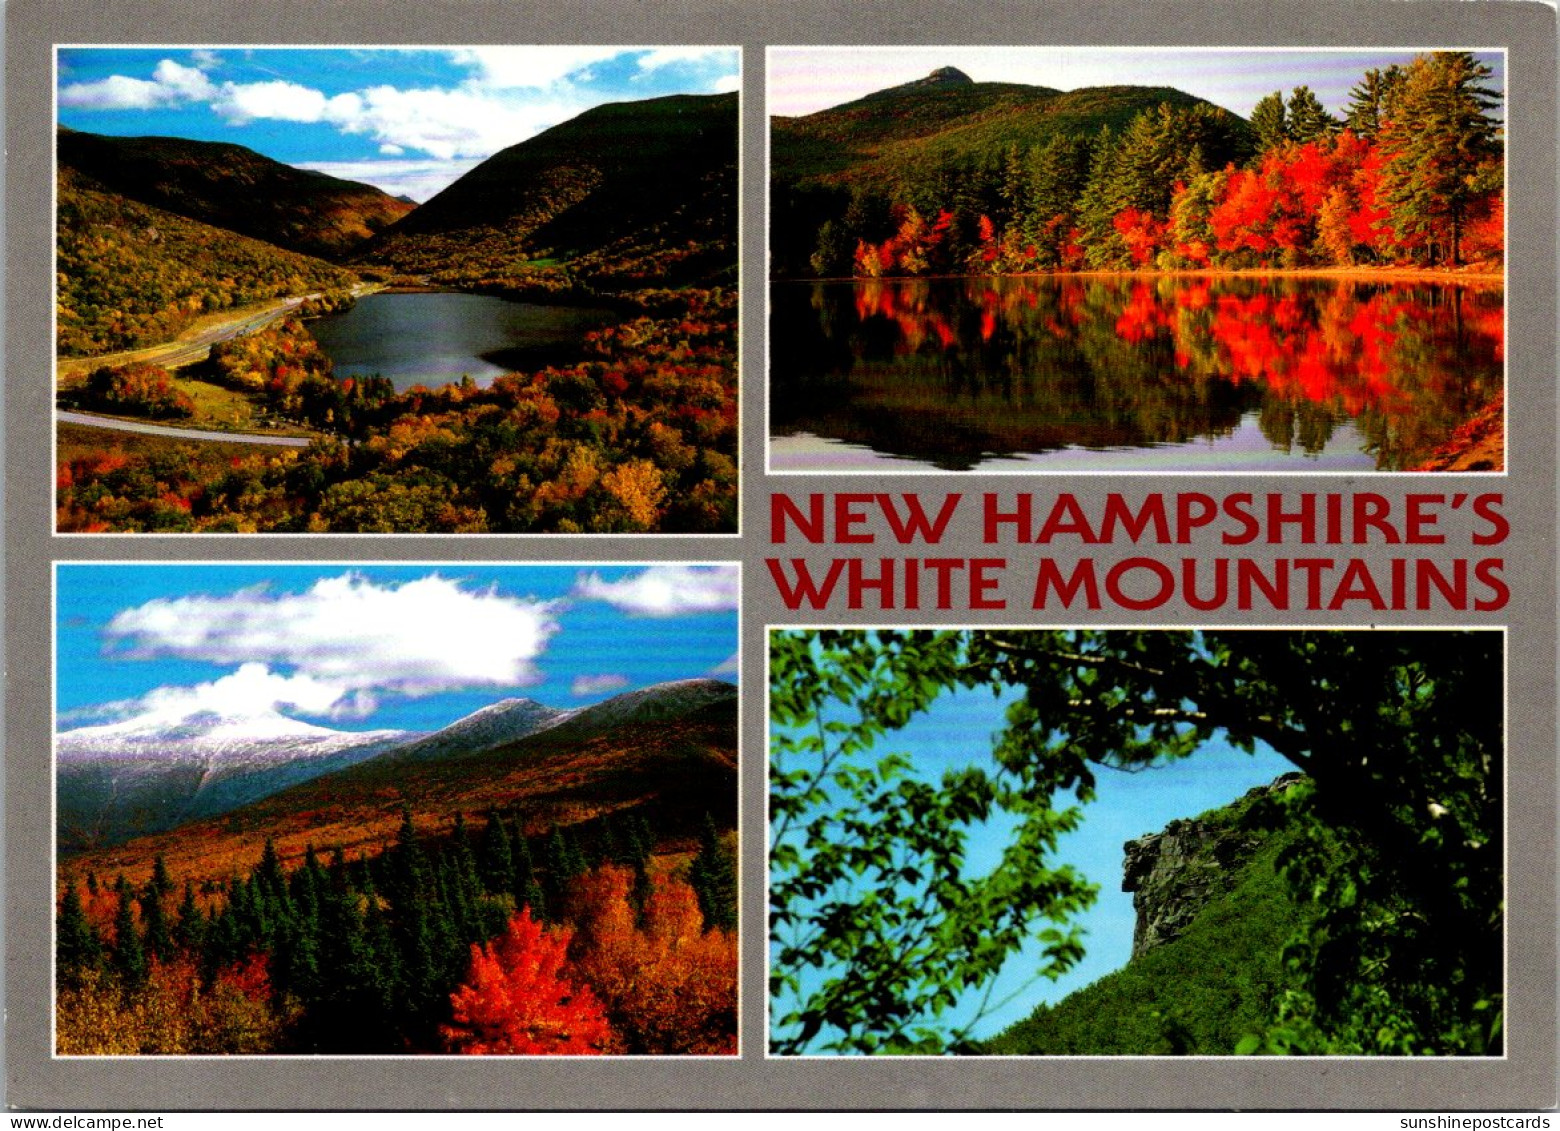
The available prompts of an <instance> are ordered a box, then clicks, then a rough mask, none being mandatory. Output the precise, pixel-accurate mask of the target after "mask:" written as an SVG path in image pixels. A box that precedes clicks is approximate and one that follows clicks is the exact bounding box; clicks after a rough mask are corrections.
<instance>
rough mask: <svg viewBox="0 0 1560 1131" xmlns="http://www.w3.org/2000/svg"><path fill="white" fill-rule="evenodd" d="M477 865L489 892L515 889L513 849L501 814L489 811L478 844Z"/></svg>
mask: <svg viewBox="0 0 1560 1131" xmlns="http://www.w3.org/2000/svg"><path fill="white" fill-rule="evenodd" d="M477 859H478V866H479V869H480V874H481V877H482V884H483V886H484V887H486V888H487V890H488V891H491V892H512V891H514V890H515V860H514V849H513V846H512V844H511V841H510V836H509V828H508V826H507V824H506V823H505V821H504V818H503V816H502V815H501V814H498V813H489V814H488V819H487V824H486V825H485V826H483V829H482V841H481V843H480V845H479V846H478V858H477Z"/></svg>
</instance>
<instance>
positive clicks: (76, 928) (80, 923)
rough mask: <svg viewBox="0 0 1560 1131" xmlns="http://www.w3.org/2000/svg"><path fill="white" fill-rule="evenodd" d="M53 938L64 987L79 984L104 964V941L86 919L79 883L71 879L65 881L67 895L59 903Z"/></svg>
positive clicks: (56, 959) (67, 878)
mask: <svg viewBox="0 0 1560 1131" xmlns="http://www.w3.org/2000/svg"><path fill="white" fill-rule="evenodd" d="M54 938H55V947H54V953H55V961H56V963H57V966H58V970H59V977H60V981H61V982H62V983H63V984H65V985H73V984H76V983H77V982H79V981H80V980H81V977H82V975H84V974H85V973H87V972H88V971H91V970H95V969H97V967H98V965H99V964H100V963H101V962H102V961H103V941H102V940H101V939H100V938H98V933H97V930H96V928H94V927H93V926H92V923H91V921H90V920H89V919H88V918H87V913H86V911H85V910H84V909H83V908H82V906H81V896H80V895H79V894H78V893H77V891H76V881H75V880H74V879H72V878H70V877H66V879H65V896H64V898H63V899H62V900H61V901H60V911H59V920H58V925H57V927H56V929H55V936H54Z"/></svg>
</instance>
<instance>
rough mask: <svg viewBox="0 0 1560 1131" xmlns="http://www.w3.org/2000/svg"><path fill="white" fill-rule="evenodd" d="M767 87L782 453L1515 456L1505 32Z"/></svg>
mask: <svg viewBox="0 0 1560 1131" xmlns="http://www.w3.org/2000/svg"><path fill="white" fill-rule="evenodd" d="M767 76H768V94H769V97H768V103H767V109H768V114H769V186H768V187H769V251H770V288H769V289H770V315H769V354H768V361H769V373H768V396H769V403H768V421H769V425H768V426H769V438H768V445H769V453H768V466H769V469H770V470H771V471H773V472H837V473H871V474H881V473H892V472H906V473H909V472H919V473H924V472H945V473H957V472H1035V471H1041V472H1069V473H1076V472H1123V473H1138V474H1158V473H1162V472H1187V473H1192V472H1195V473H1210V472H1211V473H1242V474H1251V473H1270V472H1278V473H1288V472H1331V473H1337V474H1351V475H1353V474H1361V473H1373V472H1398V471H1458V472H1472V471H1479V472H1503V471H1504V470H1505V467H1506V463H1505V458H1506V456H1505V447H1506V414H1505V388H1506V366H1505V338H1506V318H1505V312H1506V306H1505V259H1506V223H1505V218H1506V209H1505V199H1506V195H1505V169H1506V102H1505V92H1506V89H1507V74H1506V54H1505V52H1504V51H1503V50H1500V49H1493V48H1492V49H1483V50H1471V49H1460V48H1459V49H1437V48H1412V47H1410V48H1403V49H1383V48H1369V49H1366V48H1351V49H1342V48H1316V49H1298V48H1297V49H1291V48H1283V49H1279V48H1261V47H1257V48H1235V47H1189V46H1188V47H1162V48H1150V47H1017V46H1014V47H997V46H991V47H983V46H958V47H929V46H903V47H885V46H856V47H811V46H809V47H773V48H771V49H770V50H769V52H768V56H767Z"/></svg>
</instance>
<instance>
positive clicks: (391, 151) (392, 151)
mask: <svg viewBox="0 0 1560 1131" xmlns="http://www.w3.org/2000/svg"><path fill="white" fill-rule="evenodd" d="M379 152H381V153H383V154H384V155H385V156H386V157H399V156H401V155H402V154H403V153H405V152H406V150H404V149H402V148H401V147H400V146H399V145H391V144H390V143H389V142H386V143H385V144H384V145H381V146H380V147H379Z"/></svg>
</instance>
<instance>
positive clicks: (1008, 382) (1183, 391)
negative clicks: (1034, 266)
mask: <svg viewBox="0 0 1560 1131" xmlns="http://www.w3.org/2000/svg"><path fill="white" fill-rule="evenodd" d="M770 290H771V324H770V331H771V332H770V347H769V348H770V358H771V360H770V378H769V381H770V398H771V400H770V428H771V431H772V433H773V434H772V436H771V443H770V465H771V467H772V468H773V469H774V470H776V471H849V470H890V471H892V470H900V471H913V470H927V469H937V470H943V471H969V470H981V471H1002V470H1034V469H1054V470H1110V471H1132V470H1141V471H1283V470H1325V471H1372V470H1381V471H1396V470H1404V469H1407V468H1411V467H1413V466H1415V465H1416V464H1418V463H1420V462H1422V461H1423V460H1424V459H1426V458H1427V457H1428V456H1429V455H1430V454H1431V453H1432V452H1433V451H1434V449H1435V448H1436V447H1437V446H1439V445H1440V444H1442V443H1444V442H1445V441H1446V440H1447V438H1448V437H1449V436H1450V434H1451V433H1452V431H1453V430H1455V429H1456V427H1457V426H1458V425H1459V424H1461V423H1463V422H1464V421H1465V420H1466V419H1468V417H1469V416H1471V415H1472V414H1473V413H1474V412H1476V411H1477V410H1478V409H1479V408H1480V407H1482V406H1483V405H1484V404H1485V403H1486V402H1487V401H1488V400H1489V399H1490V398H1491V397H1492V396H1493V395H1494V394H1495V393H1498V392H1499V391H1500V390H1501V388H1502V381H1503V375H1502V374H1503V356H1504V328H1503V327H1504V293H1503V291H1502V288H1501V287H1500V286H1498V285H1485V286H1478V285H1463V286H1449V285H1441V284H1420V283H1412V284H1405V283H1398V284H1390V283H1365V282H1355V281H1339V280H1330V279H1293V278H1284V279H1252V278H1211V277H1195V276H1176V277H1149V278H1144V277H1141V276H1130V275H1123V276H1103V277H1102V276H1090V277H1077V276H1073V277H1066V276H1064V277H1059V278H1053V277H1046V278H1015V279H990V278H969V279H937V280H921V281H881V280H873V281H870V282H858V283H816V284H807V283H799V284H787V283H776V284H774V285H773V286H772V287H771V288H770Z"/></svg>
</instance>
